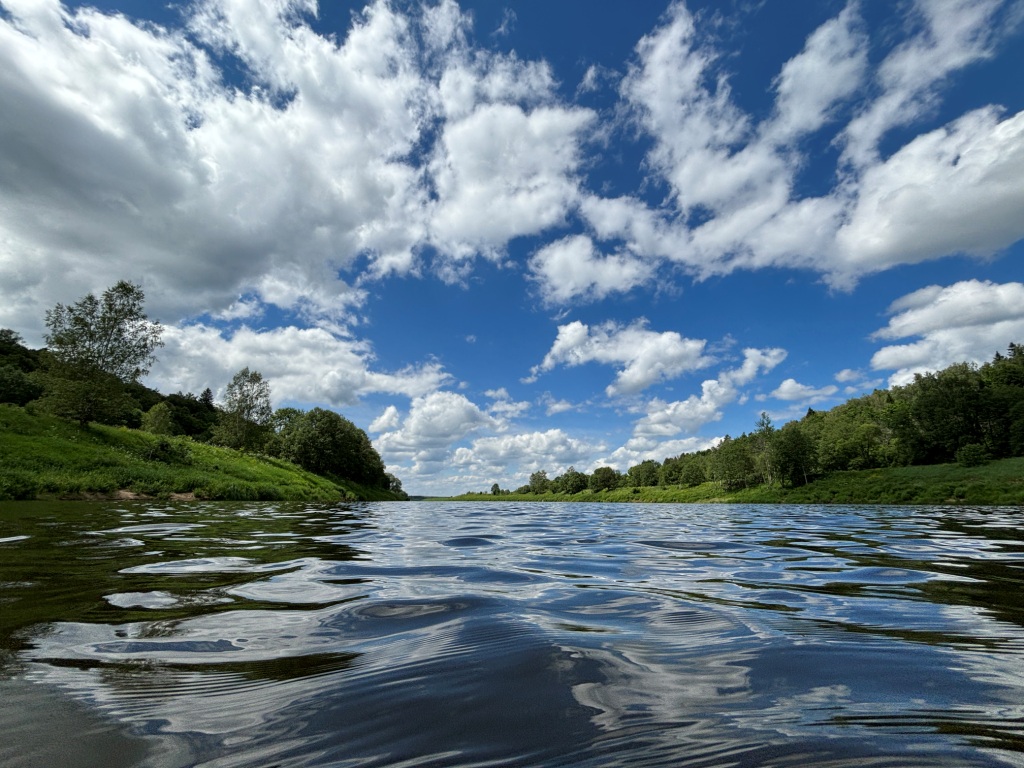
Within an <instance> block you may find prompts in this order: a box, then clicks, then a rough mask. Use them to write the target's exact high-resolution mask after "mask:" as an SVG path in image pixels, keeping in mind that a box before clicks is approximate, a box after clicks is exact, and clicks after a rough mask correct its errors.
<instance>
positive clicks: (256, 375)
mask: <svg viewBox="0 0 1024 768" xmlns="http://www.w3.org/2000/svg"><path fill="white" fill-rule="evenodd" d="M272 415H273V410H272V409H271V407H270V384H269V382H267V381H266V380H265V379H264V378H263V374H261V373H260V372H259V371H250V370H249V368H248V366H247V367H245V368H243V369H242V370H240V371H239V372H238V373H236V374H235V376H234V378H232V379H231V383H230V384H228V388H227V391H226V393H225V398H224V407H223V410H222V412H221V416H220V420H219V421H218V423H217V426H216V427H215V428H214V430H213V439H214V442H216V443H219V444H220V445H225V446H227V447H228V448H236V449H239V450H243V451H251V450H255V449H257V448H262V447H263V444H264V443H265V442H266V439H267V437H268V436H269V431H270V420H271V416H272Z"/></svg>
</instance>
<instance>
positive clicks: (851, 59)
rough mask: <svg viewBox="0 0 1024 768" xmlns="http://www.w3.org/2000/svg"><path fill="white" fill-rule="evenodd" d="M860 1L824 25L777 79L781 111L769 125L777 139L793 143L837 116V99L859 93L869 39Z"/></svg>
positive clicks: (768, 133) (770, 134) (771, 136)
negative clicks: (863, 26)
mask: <svg viewBox="0 0 1024 768" xmlns="http://www.w3.org/2000/svg"><path fill="white" fill-rule="evenodd" d="M861 26H862V25H861V21H860V18H859V15H858V13H857V6H856V4H851V5H848V6H847V7H846V8H845V9H844V10H843V11H842V13H840V14H839V16H837V17H836V18H835V19H831V20H830V21H827V22H825V23H824V24H822V25H821V26H820V27H818V29H816V30H815V31H814V32H813V33H812V34H811V36H810V37H808V38H807V43H806V45H805V46H804V50H803V51H801V52H800V53H799V54H798V55H796V56H794V57H793V58H792V59H790V60H789V61H787V62H786V63H785V64H784V65H783V67H782V71H781V72H779V75H778V77H776V78H775V90H776V92H777V94H778V96H777V98H776V101H775V111H776V114H775V116H774V117H773V118H772V120H771V122H770V123H769V124H768V125H767V126H766V127H765V128H764V134H765V135H766V136H767V137H768V138H769V139H770V140H771V141H772V142H774V143H782V144H785V143H789V142H791V141H793V140H794V139H796V138H798V137H800V136H802V135H804V134H807V133H810V132H812V131H816V130H818V129H819V128H821V126H822V125H824V124H825V123H826V122H828V121H829V120H830V119H832V118H833V117H834V115H833V114H832V111H833V108H834V107H835V105H836V103H837V102H840V101H842V100H843V99H845V98H847V97H849V96H851V95H852V94H854V93H855V92H856V91H857V90H858V88H860V86H861V83H862V82H863V80H864V77H865V73H866V70H867V50H868V40H867V37H866V35H865V34H864V32H863V30H862V29H861Z"/></svg>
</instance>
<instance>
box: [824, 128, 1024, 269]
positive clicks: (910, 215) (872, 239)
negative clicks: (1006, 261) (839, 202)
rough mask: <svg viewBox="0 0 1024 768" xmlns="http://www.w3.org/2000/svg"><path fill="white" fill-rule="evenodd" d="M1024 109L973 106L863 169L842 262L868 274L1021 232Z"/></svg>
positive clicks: (841, 237)
mask: <svg viewBox="0 0 1024 768" xmlns="http://www.w3.org/2000/svg"><path fill="white" fill-rule="evenodd" d="M1022 210H1024V112H1020V113H1018V114H1016V115H1014V116H1013V117H1010V118H1007V119H1005V120H1000V119H999V117H998V111H997V110H995V109H993V108H987V109H982V110H977V111H975V112H971V113H969V114H967V115H965V116H964V117H962V118H960V119H959V120H957V121H956V122H954V123H952V124H951V125H949V126H946V127H944V128H940V129H938V130H936V131H932V132H930V133H927V134H924V135H923V136H919V137H918V138H916V139H914V140H913V141H911V142H910V143H909V144H907V145H906V146H905V147H903V148H902V149H900V150H899V151H898V152H896V153H895V154H894V155H893V156H892V157H890V158H889V159H888V160H886V161H885V162H883V163H880V164H878V165H875V166H873V167H871V168H869V169H868V170H866V171H865V172H864V175H863V179H862V181H861V183H860V187H859V193H858V196H857V200H856V204H855V205H854V206H853V209H852V211H851V218H850V221H849V222H848V223H847V224H845V225H844V226H843V227H842V228H841V229H840V230H839V233H838V236H837V244H838V247H839V250H840V255H841V261H840V262H839V264H837V270H839V271H850V272H853V273H855V274H865V273H868V272H874V271H878V270H881V269H886V268H888V267H891V266H894V265H896V264H907V263H915V262H919V261H924V260H926V259H934V258H937V257H939V256H944V255H946V254H950V253H967V254H974V255H989V254H992V253H995V252H996V251H999V250H1000V249H1002V248H1006V247H1007V246H1009V245H1012V244H1013V243H1014V242H1016V241H1017V240H1019V239H1021V238H1022V237H1024V217H1022V216H1020V211H1022Z"/></svg>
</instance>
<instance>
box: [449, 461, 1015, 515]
mask: <svg viewBox="0 0 1024 768" xmlns="http://www.w3.org/2000/svg"><path fill="white" fill-rule="evenodd" d="M451 500H455V501H494V500H508V501H571V502H645V503H646V502H651V503H658V502H663V503H675V504H714V503H725V504H744V503H746V504H960V505H973V506H990V505H1000V506H1001V505H1009V506H1015V505H1020V506H1024V458H1019V457H1018V458H1013V459H1003V460H1001V461H992V462H989V463H988V464H985V465H982V466H978V467H962V466H960V465H958V464H934V465H930V466H920V467H888V468H885V469H866V470H860V471H848V472H836V473H834V474H831V475H828V476H827V477H823V478H819V479H817V480H815V481H813V482H810V483H808V484H807V485H802V486H799V487H796V488H788V487H782V486H779V485H773V486H767V485H759V486H754V487H750V488H740V489H736V490H726V489H724V488H723V487H722V486H721V485H720V484H719V483H714V482H708V483H702V484H701V485H697V486H692V487H687V486H681V485H661V486H649V487H640V488H631V487H625V488H614V489H611V490H602V491H592V490H589V489H587V490H584V491H581V492H580V493H575V494H567V493H542V494H532V493H509V494H502V495H499V496H494V495H492V494H488V493H466V494H462V495H459V496H454V497H452V499H451Z"/></svg>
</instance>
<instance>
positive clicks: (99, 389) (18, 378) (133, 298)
mask: <svg viewBox="0 0 1024 768" xmlns="http://www.w3.org/2000/svg"><path fill="white" fill-rule="evenodd" d="M144 299H145V296H144V294H143V291H142V289H141V288H140V287H139V286H137V285H134V284H132V283H129V282H126V281H121V282H119V283H117V284H116V285H114V286H113V287H111V288H109V289H107V290H106V291H105V292H104V293H103V294H102V295H101V296H99V297H97V296H95V295H92V294H89V295H87V296H85V297H84V298H82V299H81V300H80V301H78V302H76V303H75V304H72V305H64V304H57V305H56V306H55V307H54V308H53V309H52V310H50V311H48V312H47V313H46V326H47V330H48V332H47V334H46V347H45V348H44V349H29V348H28V347H26V346H25V345H24V344H23V343H22V339H21V337H20V336H19V334H17V333H16V332H15V331H13V330H11V329H0V404H4V403H6V404H9V405H14V406H20V407H23V408H25V409H27V410H28V411H30V412H39V413H45V414H49V415H52V416H57V417H60V418H62V419H66V420H69V421H74V422H77V423H79V424H81V425H82V426H83V427H84V426H86V425H88V424H90V423H95V424H103V425H113V426H124V427H128V428H130V429H138V430H142V431H145V432H149V433H152V434H155V435H160V436H164V437H166V438H171V437H184V438H188V439H190V440H191V441H195V442H200V443H209V444H212V445H218V446H223V447H226V448H232V449H235V450H239V451H245V452H250V453H258V454H263V455H267V456H271V457H275V458H280V459H284V460H286V461H290V462H292V463H294V464H296V465H298V466H299V467H301V468H302V469H305V470H307V471H309V472H313V473H315V474H317V475H322V476H325V477H337V478H341V479H345V480H352V481H354V482H356V483H359V484H360V485H363V486H366V487H369V488H381V489H385V490H388V491H392V492H394V493H395V494H398V495H401V494H402V485H401V481H400V480H399V479H398V478H397V477H395V476H394V475H392V474H391V473H389V472H386V471H385V466H384V462H383V461H382V460H381V457H380V454H378V453H377V451H376V449H375V448H374V447H373V445H372V443H371V442H370V439H369V437H368V436H367V434H366V433H365V432H364V431H363V430H362V429H360V428H358V427H357V426H356V425H355V424H353V423H352V422H351V421H349V420H348V419H346V418H345V417H343V416H341V415H339V414H337V413H334V412H333V411H330V410H327V409H324V408H313V409H312V410H310V411H301V410H299V409H296V408H279V409H277V410H276V411H275V410H273V409H272V407H271V400H270V394H271V391H270V383H269V382H268V381H267V380H266V379H265V378H264V377H263V375H262V374H261V373H260V372H259V371H256V370H250V369H249V368H248V367H246V368H243V369H242V370H240V371H239V372H238V373H236V374H235V375H234V377H233V378H232V379H231V381H230V382H228V383H227V385H226V388H225V396H224V398H223V401H222V402H219V403H218V402H215V400H214V395H213V391H212V390H211V389H210V388H209V387H207V388H206V389H204V390H203V391H202V392H201V393H200V394H199V395H196V394H194V393H191V392H188V393H182V392H177V393H174V394H170V395H164V394H161V393H160V392H158V391H156V390H154V389H151V388H149V387H146V386H145V385H143V384H142V383H141V379H142V377H143V376H145V375H146V374H147V373H148V372H149V369H150V366H151V365H152V364H153V362H155V360H156V357H155V352H156V350H157V349H158V348H159V347H160V346H161V345H162V342H161V338H160V336H161V333H162V327H161V325H160V324H159V323H158V322H154V321H151V320H149V318H148V317H147V316H146V314H145V312H144V310H143V302H144ZM160 445H162V446H164V448H165V452H167V453H168V456H169V457H170V454H172V453H174V452H176V451H177V452H180V450H181V447H180V446H181V443H180V441H175V442H172V441H171V440H164V441H163V442H161V443H160ZM171 458H173V457H171Z"/></svg>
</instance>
